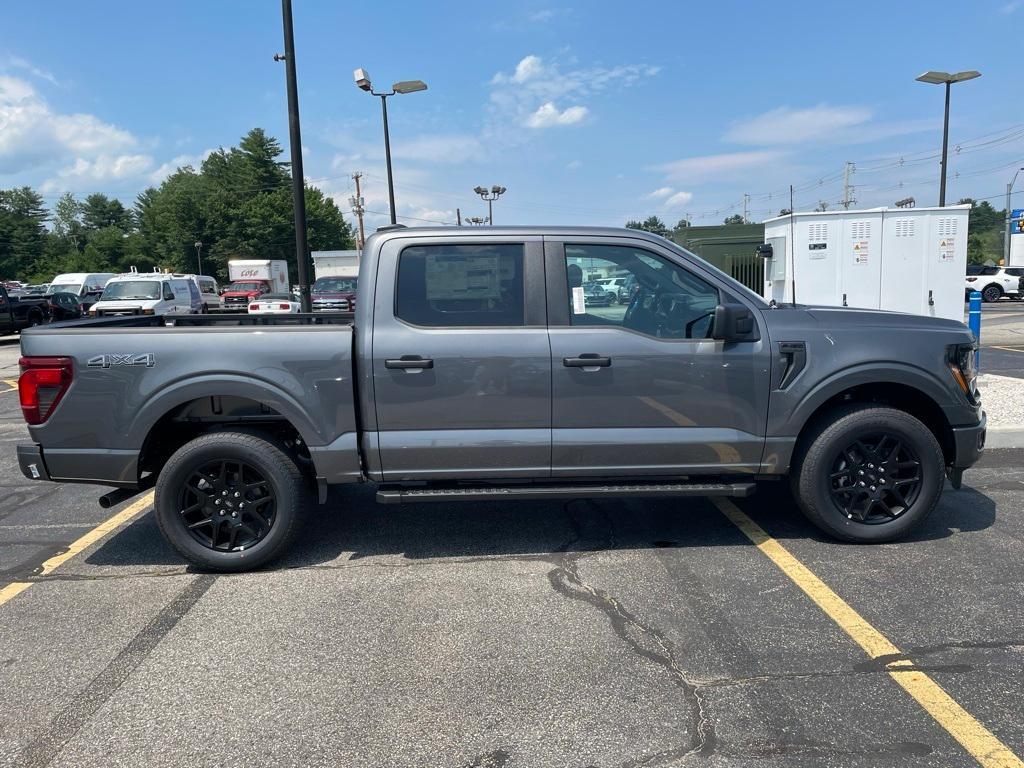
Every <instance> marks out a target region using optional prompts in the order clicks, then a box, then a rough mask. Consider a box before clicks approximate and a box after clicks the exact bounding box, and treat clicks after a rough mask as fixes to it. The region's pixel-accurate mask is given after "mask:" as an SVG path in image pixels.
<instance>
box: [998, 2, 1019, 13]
mask: <svg viewBox="0 0 1024 768" xmlns="http://www.w3.org/2000/svg"><path fill="white" fill-rule="evenodd" d="M1021 5H1024V0H1010V2H1008V3H1007V4H1006V5H1004V6H1003V7H1002V8H1000V9H999V12H1000V13H1004V14H1011V13H1013V12H1014V11H1016V10H1017V9H1018V8H1020V7H1021Z"/></svg>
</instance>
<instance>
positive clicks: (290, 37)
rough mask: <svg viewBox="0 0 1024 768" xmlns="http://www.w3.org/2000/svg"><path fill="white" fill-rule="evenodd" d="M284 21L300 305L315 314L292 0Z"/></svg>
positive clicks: (284, 2)
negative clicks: (307, 241) (311, 289)
mask: <svg viewBox="0 0 1024 768" xmlns="http://www.w3.org/2000/svg"><path fill="white" fill-rule="evenodd" d="M281 17H282V19H283V21H284V55H282V54H280V53H275V54H274V61H281V60H282V59H283V60H284V67H285V79H286V81H287V85H288V141H289V143H290V144H291V151H292V206H293V208H294V209H295V260H296V266H297V267H298V272H299V303H300V304H301V306H302V311H303V312H312V311H313V305H312V303H311V302H310V299H309V270H308V266H309V247H308V245H307V243H306V178H305V176H304V175H303V173H302V132H301V131H300V130H299V90H298V86H297V85H296V82H295V33H294V30H293V29H292V0H281Z"/></svg>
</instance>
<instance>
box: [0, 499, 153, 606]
mask: <svg viewBox="0 0 1024 768" xmlns="http://www.w3.org/2000/svg"><path fill="white" fill-rule="evenodd" d="M152 504H153V492H152V491H150V492H149V493H147V494H146V495H145V496H143V497H142V498H141V499H139V500H138V501H136V502H135V503H134V504H131V505H129V506H127V507H125V508H124V509H122V510H121V511H120V512H118V513H117V514H116V515H113V516H112V517H108V518H107V519H106V520H104V521H103V522H102V523H100V524H99V525H97V526H96V527H95V528H93V529H92V530H91V531H89V532H88V533H86V534H84V535H83V536H81V537H79V538H78V539H76V540H75V541H74V542H72V544H71V546H69V547H68V548H67V549H66V550H65V551H63V552H61V553H60V554H59V555H54V556H53V557H51V558H50V559H49V560H47V561H46V562H44V563H43V566H42V568H41V569H40V571H39V574H38V575H39V576H47V575H49V574H51V573H53V572H54V571H55V570H56V569H57V568H59V567H60V566H62V565H63V564H64V563H66V562H67V561H68V560H70V559H71V558H72V557H74V556H75V555H77V554H79V553H80V552H81V551H82V550H84V549H85V548H86V547H89V546H90V545H92V544H95V543H96V542H97V541H99V540H100V539H102V538H103V537H104V536H106V535H107V534H108V533H110V532H111V531H114V530H116V529H117V528H119V527H121V526H122V525H124V524H125V523H127V522H128V521H129V520H131V519H132V518H133V517H135V516H136V515H137V514H139V512H141V511H142V510H144V509H148V508H149V507H150V506H151V505H152ZM35 583H36V582H34V581H14V582H11V583H10V584H8V585H7V586H6V587H4V588H3V589H0V605H4V604H5V603H8V602H10V601H11V600H13V599H14V598H15V597H17V596H18V595H20V594H21V593H22V592H24V591H25V590H26V589H28V588H29V587H31V586H32V585H33V584H35Z"/></svg>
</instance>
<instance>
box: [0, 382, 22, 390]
mask: <svg viewBox="0 0 1024 768" xmlns="http://www.w3.org/2000/svg"><path fill="white" fill-rule="evenodd" d="M0 381H3V383H4V384H6V385H7V386H8V387H10V389H5V390H4V392H16V391H17V389H18V380H17V379H0Z"/></svg>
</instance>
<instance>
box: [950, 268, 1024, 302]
mask: <svg viewBox="0 0 1024 768" xmlns="http://www.w3.org/2000/svg"><path fill="white" fill-rule="evenodd" d="M972 291H980V292H981V298H982V300H983V301H987V302H993V301H999V299H1001V298H1003V296H1006V297H1008V298H1011V299H1021V298H1024V270H1022V269H1021V268H1019V267H1010V268H1005V267H995V266H985V265H980V264H969V265H968V266H967V276H966V278H965V283H964V294H965V296H967V297H970V295H971V292H972Z"/></svg>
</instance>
